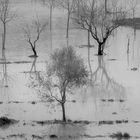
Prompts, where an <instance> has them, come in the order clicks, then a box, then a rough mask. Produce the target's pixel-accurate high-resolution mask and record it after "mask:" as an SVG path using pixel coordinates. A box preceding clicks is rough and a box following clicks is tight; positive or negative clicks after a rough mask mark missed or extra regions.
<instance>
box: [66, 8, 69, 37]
mask: <svg viewBox="0 0 140 140" xmlns="http://www.w3.org/2000/svg"><path fill="white" fill-rule="evenodd" d="M69 24H70V11H69V10H68V19H67V33H66V38H69Z"/></svg>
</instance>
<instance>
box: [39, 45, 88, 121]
mask: <svg viewBox="0 0 140 140" xmlns="http://www.w3.org/2000/svg"><path fill="white" fill-rule="evenodd" d="M51 60H52V63H51V64H50V66H49V68H48V71H47V76H44V75H43V76H42V78H41V79H40V81H39V85H40V87H41V88H42V91H43V89H44V92H43V93H42V92H41V94H42V95H41V96H42V97H43V98H44V99H54V100H56V101H57V102H58V103H59V104H60V105H61V107H62V113H63V121H64V122H66V115H65V103H66V101H67V96H68V93H71V90H72V88H74V87H77V86H81V85H83V84H85V83H86V78H87V76H88V73H87V71H86V68H85V66H84V63H83V60H82V59H81V58H80V57H78V56H77V55H76V53H75V51H74V49H73V48H72V47H65V48H62V49H60V50H56V51H55V52H54V53H53V54H52V56H51ZM47 91H48V92H47Z"/></svg>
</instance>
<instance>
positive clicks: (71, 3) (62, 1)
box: [58, 0, 77, 38]
mask: <svg viewBox="0 0 140 140" xmlns="http://www.w3.org/2000/svg"><path fill="white" fill-rule="evenodd" d="M76 2H77V1H76V0H59V1H58V5H59V6H60V7H62V8H64V9H66V10H67V28H66V38H68V37H69V26H70V18H71V15H72V13H73V12H74V11H75V3H76Z"/></svg>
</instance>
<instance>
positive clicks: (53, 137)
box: [50, 134, 58, 139]
mask: <svg viewBox="0 0 140 140" xmlns="http://www.w3.org/2000/svg"><path fill="white" fill-rule="evenodd" d="M50 138H52V139H56V138H58V136H56V135H55V134H52V135H50Z"/></svg>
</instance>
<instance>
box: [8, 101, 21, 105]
mask: <svg viewBox="0 0 140 140" xmlns="http://www.w3.org/2000/svg"><path fill="white" fill-rule="evenodd" d="M11 103H13V104H20V103H23V102H20V101H10V102H8V104H11Z"/></svg>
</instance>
